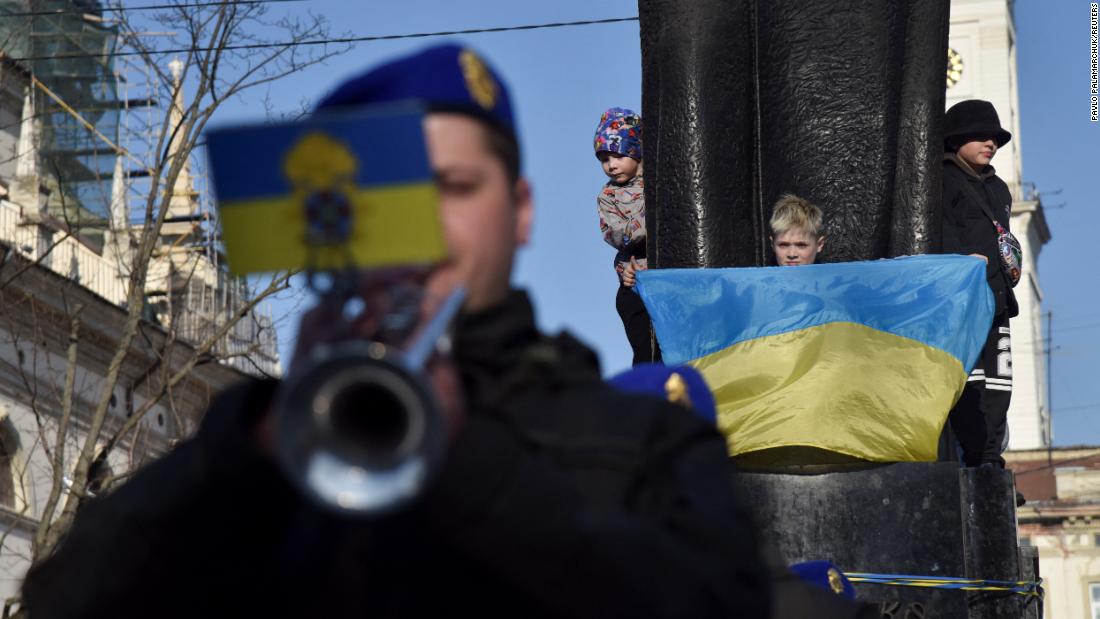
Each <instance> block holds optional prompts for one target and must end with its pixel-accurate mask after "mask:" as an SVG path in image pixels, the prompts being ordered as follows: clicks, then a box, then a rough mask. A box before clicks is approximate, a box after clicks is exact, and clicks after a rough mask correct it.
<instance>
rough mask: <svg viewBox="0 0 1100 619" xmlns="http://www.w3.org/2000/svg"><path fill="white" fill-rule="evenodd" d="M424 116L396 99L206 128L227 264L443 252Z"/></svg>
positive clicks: (266, 266)
mask: <svg viewBox="0 0 1100 619" xmlns="http://www.w3.org/2000/svg"><path fill="white" fill-rule="evenodd" d="M422 121H423V112H422V111H421V110H419V109H417V108H412V109H409V108H399V109H394V110H389V111H381V112H368V113H357V114H352V115H347V114H344V115H334V116H316V117H312V118H309V119H307V120H305V121H301V122H293V123H282V124H274V125H264V126H250V127H232V128H226V129H219V130H214V131H210V132H208V134H207V144H208V146H207V148H208V152H209V156H210V163H211V170H212V172H213V176H214V189H215V195H216V197H217V201H218V210H219V213H220V217H221V225H222V235H223V239H224V241H225V246H226V253H227V258H228V261H229V265H230V268H231V269H232V270H233V272H235V273H239V274H244V273H255V272H264V271H275V270H282V269H298V268H308V269H316V270H325V269H339V268H344V267H372V266H385V265H395V264H426V263H431V262H435V261H438V260H440V259H442V258H444V257H445V256H446V252H447V247H446V243H445V241H444V238H443V233H442V228H441V226H440V222H439V206H438V205H439V199H438V195H437V192H436V188H435V184H434V181H433V176H432V172H431V169H430V167H429V165H428V157H427V150H426V147H425V143H424V131H423V125H422Z"/></svg>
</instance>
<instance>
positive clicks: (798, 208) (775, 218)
mask: <svg viewBox="0 0 1100 619" xmlns="http://www.w3.org/2000/svg"><path fill="white" fill-rule="evenodd" d="M822 219H823V216H822V213H821V209H819V208H817V207H816V206H814V205H813V204H811V203H810V201H809V200H806V199H805V198H800V197H798V196H796V195H794V194H790V193H785V194H783V195H782V196H780V198H779V200H777V201H776V203H775V207H774V208H773V209H772V219H771V222H770V224H771V229H772V236H771V242H772V250H773V251H774V252H775V262H776V264H778V265H779V266H800V265H805V264H813V263H814V261H815V260H817V255H818V254H819V253H820V252H821V250H822V249H824V248H825V235H824V229H823V226H822Z"/></svg>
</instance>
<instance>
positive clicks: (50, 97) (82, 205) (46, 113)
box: [0, 0, 280, 375]
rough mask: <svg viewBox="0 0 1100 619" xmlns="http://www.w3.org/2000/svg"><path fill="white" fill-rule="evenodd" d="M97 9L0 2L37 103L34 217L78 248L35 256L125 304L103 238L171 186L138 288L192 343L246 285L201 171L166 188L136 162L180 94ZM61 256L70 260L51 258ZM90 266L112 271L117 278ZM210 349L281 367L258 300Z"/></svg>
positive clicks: (259, 365)
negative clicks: (226, 260) (232, 267)
mask: <svg viewBox="0 0 1100 619" xmlns="http://www.w3.org/2000/svg"><path fill="white" fill-rule="evenodd" d="M103 13H104V11H103V6H102V4H101V2H99V0H34V2H33V6H32V3H31V2H30V1H28V0H0V53H2V54H3V56H4V57H5V58H6V59H7V63H8V64H9V65H11V64H12V63H13V62H14V63H18V65H19V66H18V68H19V70H20V71H21V72H22V73H23V74H24V75H26V79H27V89H28V91H29V93H30V96H29V97H28V99H27V100H28V101H30V102H31V105H33V120H34V122H35V125H36V128H37V129H36V133H37V140H36V150H37V164H36V165H37V169H38V170H39V175H38V179H37V183H40V186H41V194H40V196H41V197H40V199H39V205H37V206H38V211H39V213H38V216H40V217H44V218H47V219H52V220H53V221H54V222H56V224H57V225H58V226H59V227H60V228H62V229H64V230H65V231H66V233H68V234H71V235H72V236H73V238H74V239H75V240H77V241H79V244H80V245H81V246H82V248H78V249H79V251H78V250H77V249H71V248H67V247H66V248H64V249H63V248H61V247H60V246H58V248H55V252H56V253H54V254H53V255H52V256H49V258H50V260H46V261H43V263H42V264H43V266H47V267H48V268H51V269H53V270H55V271H58V272H59V273H61V274H63V275H65V276H67V277H69V278H70V279H73V280H74V281H77V282H79V283H81V284H82V285H85V286H88V287H94V288H93V290H94V291H95V292H97V293H99V294H100V296H103V297H104V298H105V299H107V300H109V301H111V302H113V303H116V304H122V303H123V302H124V299H125V295H124V294H120V290H121V282H120V281H119V280H121V279H124V277H119V274H121V273H127V272H128V265H127V264H125V263H126V262H127V261H128V258H127V257H126V255H125V252H118V253H115V254H113V255H112V256H111V258H113V262H112V260H110V259H109V257H108V254H109V253H110V252H107V251H104V247H105V245H106V244H107V243H108V242H109V239H110V235H111V234H115V235H120V234H131V233H133V232H134V231H135V230H140V226H141V225H142V224H143V221H142V220H143V219H144V217H143V216H142V215H143V213H144V204H145V201H146V200H147V199H148V198H149V196H150V193H151V192H158V193H159V192H162V191H166V192H170V193H171V195H172V198H173V200H174V201H175V200H177V199H178V200H180V201H181V206H179V207H176V206H175V205H174V206H173V212H171V213H170V218H169V220H168V222H167V223H166V225H165V226H164V227H163V228H162V229H161V231H160V247H159V248H158V253H157V256H158V261H159V264H157V265H155V266H154V268H152V269H151V270H150V272H149V274H148V281H147V283H146V289H145V291H144V292H145V295H146V309H147V311H146V312H145V315H146V318H147V319H148V320H151V321H154V322H157V323H159V324H161V325H162V326H163V327H165V328H166V329H170V330H172V331H174V332H175V333H176V334H177V337H179V338H180V339H181V340H183V341H187V342H189V343H192V344H199V343H201V342H202V341H203V340H204V339H206V338H207V337H209V334H210V333H212V332H213V330H214V329H216V328H218V327H219V326H220V325H224V324H225V322H226V321H230V320H236V315H237V314H238V312H239V310H240V308H242V307H244V306H245V304H247V302H248V301H249V299H251V298H252V294H253V290H251V289H250V286H249V284H248V282H247V281H246V280H243V279H241V278H235V277H232V276H230V275H229V274H228V272H227V270H226V269H225V268H224V265H223V260H222V248H221V246H220V240H219V237H218V234H217V230H218V226H217V223H216V217H215V212H214V209H212V208H211V206H210V204H209V201H208V199H207V197H206V195H205V191H198V190H196V185H199V186H200V187H199V189H205V187H204V185H205V178H204V177H205V175H203V174H194V175H193V174H191V172H190V169H191V166H190V165H188V166H187V171H186V172H185V174H184V175H183V177H182V178H181V180H180V181H177V184H176V186H169V187H165V186H164V183H163V182H158V181H159V180H160V179H154V178H151V177H150V174H149V169H148V165H146V164H145V163H143V162H144V161H149V160H151V157H155V156H156V155H157V152H156V148H157V144H158V141H159V137H160V135H159V132H160V131H162V130H163V123H162V122H161V121H162V120H163V114H164V113H165V111H166V109H165V107H164V105H165V104H167V105H174V104H176V103H177V102H175V101H164V99H165V92H166V89H165V88H164V84H163V83H162V82H161V81H160V78H161V75H163V74H159V75H158V73H159V72H158V71H156V70H154V68H152V67H150V65H149V64H148V63H147V62H146V61H145V60H143V59H141V58H135V57H128V56H118V55H115V54H114V52H115V51H122V50H126V49H129V48H128V47H127V42H128V39H127V37H125V36H123V35H121V34H120V31H119V28H118V27H117V25H116V24H115V23H113V22H112V21H111V20H109V19H106V18H104V16H103ZM13 59H14V60H13ZM173 72H174V73H175V69H173ZM177 77H178V76H177ZM0 90H3V89H0ZM171 90H173V91H175V92H177V93H179V92H180V89H179V88H173V89H171ZM0 103H2V102H0ZM24 105H25V104H20V107H23V106H24ZM158 108H159V109H158ZM0 172H2V170H0ZM0 180H3V179H0ZM131 214H134V215H136V217H135V216H132V215H131ZM0 220H3V218H0ZM4 230H7V228H4ZM4 230H0V233H4ZM51 235H52V232H50V231H48V230H47V231H45V232H44V234H43V236H51ZM51 238H52V237H51ZM58 250H60V251H58ZM63 255H64V256H74V257H73V258H71V259H69V260H68V261H67V262H66V261H65V260H59V258H61V256H63ZM78 255H79V256H80V258H81V259H79V260H78V259H77V258H76V257H75V256H78ZM62 262H65V264H61V263H62ZM77 264H79V265H82V266H80V267H77V266H74V265H77ZM81 269H83V271H84V272H81ZM98 271H105V272H110V273H111V274H112V275H113V276H114V277H113V279H114V280H115V281H113V282H111V281H108V280H111V279H112V277H110V276H107V277H104V276H102V274H100V273H98ZM112 284H113V285H112ZM96 288H102V290H99V289H96ZM116 289H117V290H116ZM210 352H211V355H212V356H213V357H215V358H218V359H220V360H222V362H223V363H226V364H228V365H231V366H233V367H236V368H237V369H239V370H242V371H245V372H248V373H252V374H266V375H277V374H278V373H279V372H280V366H279V362H278V354H277V343H276V339H275V329H274V323H273V320H272V317H271V315H270V313H269V311H268V310H267V309H266V306H261V308H258V309H256V310H254V311H252V312H249V313H248V315H246V316H245V317H244V318H243V319H240V320H239V321H237V323H236V324H234V325H233V328H232V329H231V331H230V333H229V334H228V335H227V336H226V337H225V338H223V339H221V340H220V341H218V342H217V343H216V344H215V345H214V348H213V350H211V351H210Z"/></svg>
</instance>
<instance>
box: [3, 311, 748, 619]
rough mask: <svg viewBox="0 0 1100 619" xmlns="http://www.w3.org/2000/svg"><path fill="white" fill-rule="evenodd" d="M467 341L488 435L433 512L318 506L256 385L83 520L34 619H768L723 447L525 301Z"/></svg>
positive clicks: (469, 430) (44, 578) (449, 477)
mask: <svg viewBox="0 0 1100 619" xmlns="http://www.w3.org/2000/svg"><path fill="white" fill-rule="evenodd" d="M457 334H458V335H457V337H456V339H455V348H454V350H455V356H456V360H457V361H458V363H459V367H460V369H461V372H462V375H463V380H464V383H465V387H466V389H467V391H468V395H469V399H470V401H471V406H470V408H471V410H472V413H471V414H470V416H469V417H468V418H467V419H466V422H465V426H464V429H463V431H462V433H461V434H460V435H459V438H458V440H457V441H456V443H455V444H454V445H452V446H451V451H450V453H449V457H448V462H447V467H446V469H445V471H444V473H443V474H442V475H441V477H440V479H438V480H437V483H436V484H435V485H434V486H433V487H432V489H431V491H429V492H428V493H427V495H426V496H425V497H424V498H423V499H422V500H421V501H420V502H419V503H418V504H417V505H416V506H415V507H414V508H412V509H411V511H408V512H406V513H403V514H400V515H399V516H395V517H392V518H390V519H388V520H384V521H376V522H373V523H363V522H357V521H350V520H342V519H340V518H337V517H334V516H331V515H329V514H327V513H323V512H321V511H319V510H317V509H316V508H314V507H313V506H311V505H310V504H307V503H305V502H303V500H301V499H300V498H299V496H298V495H297V494H296V493H295V492H294V490H293V489H292V488H291V486H289V485H288V484H287V482H286V481H284V479H283V477H282V476H281V475H280V473H279V472H278V471H277V470H276V468H275V466H274V465H273V464H272V463H271V462H270V461H269V460H268V458H267V456H266V455H264V454H263V453H261V452H260V450H259V449H258V448H257V446H256V444H255V442H254V441H253V440H252V439H251V432H252V430H251V429H252V426H253V424H254V422H255V420H256V419H257V418H258V417H259V415H260V414H261V413H262V412H263V411H264V410H265V409H266V407H267V406H268V405H269V402H270V400H271V397H272V393H273V391H274V389H275V387H276V383H274V382H250V383H247V384H244V385H241V386H239V387H237V388H234V389H232V390H230V391H229V392H228V393H226V394H224V395H223V396H222V397H221V398H219V399H218V400H217V402H216V403H215V404H214V405H213V406H212V408H211V409H210V411H209V412H208V413H207V416H206V419H205V421H204V423H203V426H202V428H201V429H200V431H199V433H198V434H197V435H196V436H195V437H194V438H193V439H191V440H188V441H185V442H184V443H182V444H181V445H180V446H179V447H178V448H177V449H175V450H174V451H173V452H171V453H170V454H168V455H167V456H166V457H164V458H162V459H161V460H159V461H157V462H155V463H153V464H151V465H149V466H148V467H146V468H145V469H143V470H142V471H140V472H139V473H137V474H136V475H135V476H134V477H133V478H132V479H131V480H130V481H129V482H127V483H126V484H124V485H123V486H122V487H120V488H119V489H117V490H116V491H114V492H113V493H112V494H111V495H109V496H107V497H105V498H101V499H95V500H93V501H91V502H89V503H88V504H87V505H85V506H84V507H83V508H82V510H81V513H80V514H79V516H78V517H77V519H76V522H75V524H74V526H73V529H72V531H71V533H70V534H69V536H68V538H67V540H66V541H65V542H64V543H63V544H62V545H61V547H60V548H59V550H58V552H57V553H56V554H55V555H54V556H53V557H52V558H50V559H48V560H47V561H45V562H44V563H42V564H41V565H39V566H38V567H37V568H35V569H33V570H32V571H31V573H30V574H29V575H28V577H27V580H26V584H25V587H24V596H25V603H26V605H27V608H28V609H29V611H30V617H31V618H32V619H40V618H46V617H114V618H124V617H219V616H249V617H251V616H271V617H289V616H297V617H442V616H466V615H470V614H473V615H475V616H485V617H492V616H510V617H567V616H568V617H584V616H592V617H631V618H638V617H670V616H690V617H711V616H713V617H718V616H721V617H745V618H755V617H764V616H767V612H768V598H769V595H768V592H769V584H768V576H767V575H766V573H765V570H764V569H762V567H761V565H760V563H759V559H758V553H757V547H756V543H755V541H754V538H753V535H752V533H751V530H750V525H749V524H748V523H749V519H748V518H747V516H746V514H745V513H744V511H743V506H741V505H739V504H738V503H737V502H736V501H735V500H734V497H733V494H732V491H731V488H730V479H729V468H728V466H729V464H728V459H727V457H726V449H725V444H724V441H723V440H722V437H721V436H720V435H719V434H718V433H717V432H716V431H715V429H714V428H713V427H711V426H710V425H708V424H706V423H704V422H702V421H700V420H699V419H697V418H696V417H695V416H693V415H692V414H690V413H689V412H688V411H686V410H685V409H682V408H680V407H678V406H674V405H672V404H669V403H667V402H663V401H661V400H659V399H655V398H648V397H642V396H633V395H625V394H622V393H619V392H616V391H613V390H612V389H611V388H609V387H608V386H606V385H605V384H604V383H603V382H602V381H601V380H600V376H599V371H598V367H597V362H596V359H595V356H594V354H593V353H592V352H591V351H590V350H588V349H587V348H585V347H584V346H582V345H581V344H579V343H578V342H577V341H576V340H574V339H573V338H571V337H569V336H567V335H561V336H558V337H557V338H549V337H546V336H543V335H541V334H539V333H538V331H537V330H536V329H535V325H534V319H533V316H532V312H531V308H530V305H529V303H528V301H527V298H526V296H524V295H523V294H522V293H515V294H513V295H512V296H511V297H510V298H509V300H508V301H507V302H506V303H505V304H504V305H502V306H500V307H497V308H495V309H493V310H490V311H488V312H484V313H481V314H479V315H475V316H467V317H464V318H462V319H461V321H460V324H459V327H458V330H457Z"/></svg>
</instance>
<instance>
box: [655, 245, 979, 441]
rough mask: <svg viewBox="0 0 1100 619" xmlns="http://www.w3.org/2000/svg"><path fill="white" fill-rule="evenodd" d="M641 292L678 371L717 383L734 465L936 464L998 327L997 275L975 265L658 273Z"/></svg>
mask: <svg viewBox="0 0 1100 619" xmlns="http://www.w3.org/2000/svg"><path fill="white" fill-rule="evenodd" d="M638 291H639V293H640V294H641V295H642V298H643V300H644V301H645V304H646V307H647V309H648V310H649V314H650V316H651V318H652V320H653V326H654V330H655V331H656V334H657V340H658V341H659V343H660V345H661V353H662V356H663V358H664V361H665V363H668V364H670V365H671V364H678V363H687V364H689V365H692V366H694V367H695V368H696V369H698V370H699V371H700V372H701V373H702V374H703V376H704V377H705V378H706V379H707V382H708V383H709V384H710V386H711V389H712V390H713V391H714V396H715V400H716V402H717V407H718V425H719V428H720V429H721V430H722V432H723V433H724V434H725V436H726V438H727V444H728V446H729V452H730V455H733V456H743V455H746V454H761V453H768V452H764V451H763V450H773V449H776V448H792V447H793V448H813V449H820V450H825V451H828V452H832V453H837V454H843V455H844V456H849V457H854V458H859V459H863V460H873V461H881V462H900V461H930V460H935V459H936V455H937V453H936V452H937V443H938V439H939V435H940V431H941V429H942V428H943V424H944V422H945V420H946V418H947V413H948V411H949V410H950V409H951V407H952V406H953V405H954V403H955V401H956V400H957V399H958V397H959V395H960V393H961V392H962V388H963V386H964V385H965V384H966V378H967V374H968V373H969V371H970V369H971V368H972V367H973V365H974V363H975V362H976V360H977V358H978V354H979V352H980V350H981V348H982V346H983V345H984V343H985V340H986V335H987V333H988V331H989V327H990V324H991V323H992V316H993V298H992V293H991V292H990V290H989V286H988V285H987V284H986V277H985V263H984V262H982V261H981V260H979V259H976V258H972V257H967V256H944V255H934V256H911V257H907V258H897V259H893V260H878V261H872V262H849V263H839V264H821V265H810V266H800V267H766V268H744V269H656V270H649V271H645V272H642V273H641V274H640V275H639V277H638Z"/></svg>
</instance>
